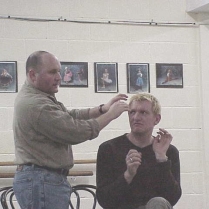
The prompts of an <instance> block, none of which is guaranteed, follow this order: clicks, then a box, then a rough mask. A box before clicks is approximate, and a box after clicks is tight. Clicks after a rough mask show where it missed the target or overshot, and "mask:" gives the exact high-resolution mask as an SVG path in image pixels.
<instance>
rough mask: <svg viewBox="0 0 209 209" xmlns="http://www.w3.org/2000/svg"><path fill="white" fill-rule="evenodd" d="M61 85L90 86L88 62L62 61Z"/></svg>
mask: <svg viewBox="0 0 209 209" xmlns="http://www.w3.org/2000/svg"><path fill="white" fill-rule="evenodd" d="M60 74H61V77H62V80H61V83H60V87H88V62H61V72H60Z"/></svg>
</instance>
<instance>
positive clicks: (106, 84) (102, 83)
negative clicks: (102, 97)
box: [94, 62, 118, 93]
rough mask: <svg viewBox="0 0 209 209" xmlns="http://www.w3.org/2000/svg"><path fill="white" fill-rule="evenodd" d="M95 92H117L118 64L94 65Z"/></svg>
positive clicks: (99, 63) (102, 63)
mask: <svg viewBox="0 0 209 209" xmlns="http://www.w3.org/2000/svg"><path fill="white" fill-rule="evenodd" d="M94 73H95V92H96V93H113V92H118V63H116V62H114V63H107V62H96V63H94Z"/></svg>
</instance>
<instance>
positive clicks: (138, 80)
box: [127, 63, 150, 94]
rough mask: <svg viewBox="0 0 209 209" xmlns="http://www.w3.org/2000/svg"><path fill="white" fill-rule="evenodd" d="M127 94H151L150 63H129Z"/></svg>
mask: <svg viewBox="0 0 209 209" xmlns="http://www.w3.org/2000/svg"><path fill="white" fill-rule="evenodd" d="M127 92H128V93H131V94H135V93H139V92H150V78H149V64H148V63H127Z"/></svg>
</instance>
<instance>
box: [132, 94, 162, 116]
mask: <svg viewBox="0 0 209 209" xmlns="http://www.w3.org/2000/svg"><path fill="white" fill-rule="evenodd" d="M133 101H150V102H151V104H152V111H153V113H154V114H156V115H157V114H161V106H160V103H159V101H158V100H157V98H156V97H154V96H153V95H152V94H149V93H138V94H134V95H133V96H132V97H131V98H130V101H129V106H130V105H131V104H132V102H133Z"/></svg>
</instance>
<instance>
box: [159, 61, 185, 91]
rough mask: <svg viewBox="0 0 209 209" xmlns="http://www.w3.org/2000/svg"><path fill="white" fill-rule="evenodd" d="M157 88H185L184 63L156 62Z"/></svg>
mask: <svg viewBox="0 0 209 209" xmlns="http://www.w3.org/2000/svg"><path fill="white" fill-rule="evenodd" d="M156 86H157V88H183V64H172V63H168V64H166V63H156Z"/></svg>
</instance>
